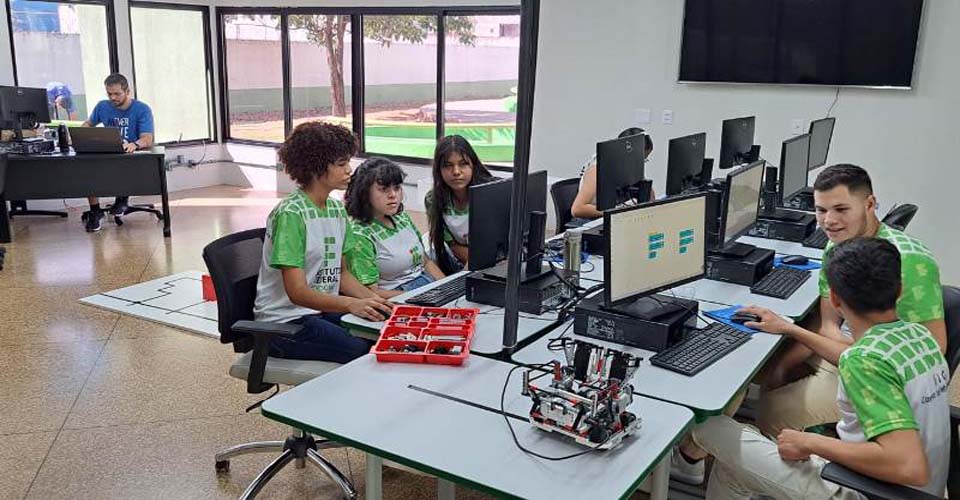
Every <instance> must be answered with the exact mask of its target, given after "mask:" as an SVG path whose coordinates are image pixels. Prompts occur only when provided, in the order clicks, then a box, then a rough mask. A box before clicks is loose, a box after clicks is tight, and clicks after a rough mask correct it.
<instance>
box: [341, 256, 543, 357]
mask: <svg viewBox="0 0 960 500" xmlns="http://www.w3.org/2000/svg"><path fill="white" fill-rule="evenodd" d="M465 274H468V272H467V271H461V272H459V273H457V274H452V275H450V276H447V277H446V278H444V279H442V280H438V281H435V282H433V283H430V284H429V285H426V286H423V287H421V288H418V289H416V290H413V291H410V292H407V293H404V294H403V295H398V296H396V297H395V298H394V299H392V300H393V301H394V302H397V303H400V302H403V301H404V299H406V298H408V297H412V296H414V295H418V294H420V293H423V292H424V291H426V290H429V289H430V288H433V287H435V286H439V285H440V284H441V283H443V282H445V281H448V280H451V279H454V278H455V277H457V276H461V275H465ZM443 307H475V308H477V309H479V310H480V314H479V315H478V316H477V323H476V329H475V330H474V333H473V340H471V342H470V351H471V352H474V353H477V354H482V355H485V356H493V355H496V354H500V353H501V352H502V351H503V318H504V310H503V308H502V307H496V306H490V305H487V304H478V303H476V302H470V301H468V300H467V298H466V297H465V296H464V297H460V298H459V299H457V300H455V301H453V302H450V303H447V304H445V305H444V306H443ZM341 322H342V323H343V324H344V325H345V326H346V327H347V329H348V330H350V333H352V334H353V335H356V336H359V337H364V338H369V339H373V340H376V339H377V338H378V337H379V335H380V329H381V328H382V327H383V322H382V321H368V320H365V319H363V318H359V317H357V316H354V315H352V314H348V315H346V316H344V317H343V319H341ZM556 322H557V314H556V313H547V314H544V315H541V316H536V315H533V314H527V313H520V317H519V319H518V322H517V342H518V343H520V342H522V341H523V340H525V339H527V338H529V337H531V336H533V335H536V334H538V333H540V332H542V331H544V330H546V329H549V328H552V327H553V326H554V325H555V324H556Z"/></svg>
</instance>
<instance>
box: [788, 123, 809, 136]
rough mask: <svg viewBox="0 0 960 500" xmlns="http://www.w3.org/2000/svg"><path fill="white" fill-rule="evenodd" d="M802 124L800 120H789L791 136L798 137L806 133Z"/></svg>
mask: <svg viewBox="0 0 960 500" xmlns="http://www.w3.org/2000/svg"><path fill="white" fill-rule="evenodd" d="M804 125H805V124H804V122H803V120H801V119H796V120H791V121H790V132H791V133H792V134H793V135H800V134H803V133H804V132H806V130H805V129H806V127H804Z"/></svg>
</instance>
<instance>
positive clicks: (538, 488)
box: [262, 355, 693, 500]
mask: <svg viewBox="0 0 960 500" xmlns="http://www.w3.org/2000/svg"><path fill="white" fill-rule="evenodd" d="M512 367H513V365H511V364H509V363H503V362H500V361H495V360H491V359H486V358H482V357H479V356H471V357H470V358H469V359H468V360H467V362H466V363H465V364H464V365H463V366H462V367H450V366H435V365H413V364H397V363H377V362H376V360H375V359H374V358H373V356H371V355H367V356H364V357H362V358H359V359H357V360H355V361H353V362H351V363H349V364H347V365H345V366H343V367H341V368H338V369H336V370H333V371H332V372H329V373H327V374H325V375H323V376H321V377H317V378H316V379H313V380H311V381H310V382H307V383H305V384H301V385H299V386H297V387H294V388H293V389H290V390H289V391H286V392H283V393H281V394H279V395H278V396H276V397H274V398H271V399H269V400H267V401H266V402H264V404H263V408H262V410H263V414H264V415H265V416H267V417H268V418H271V419H273V420H276V421H279V422H282V423H285V424H288V425H291V426H294V427H297V428H300V429H303V430H306V431H309V432H314V433H316V434H319V435H323V436H326V437H328V438H330V439H334V440H336V441H338V442H341V443H344V444H347V445H349V446H353V447H356V448H359V449H361V450H363V451H365V452H367V453H368V454H370V455H368V456H370V457H371V458H368V461H367V474H368V475H367V498H368V499H371V498H373V499H375V500H379V498H380V495H381V492H382V487H381V483H380V480H381V477H380V467H379V465H380V463H381V460H382V459H388V460H392V461H395V462H398V463H400V464H403V465H406V466H409V467H412V468H415V469H417V470H420V471H423V472H426V473H428V474H432V475H436V476H438V477H440V478H441V487H440V491H441V497H443V496H447V497H448V498H452V493H453V488H452V487H450V485H449V483H447V481H451V482H454V483H459V484H464V485H467V486H470V487H471V488H476V489H478V490H481V491H484V492H487V493H492V494H494V495H497V496H508V497H519V498H531V499H567V498H569V499H582V498H597V499H607V498H625V497H627V496H629V495H630V494H631V493H632V492H633V491H634V490H635V489H636V488H637V487H638V486H639V485H640V483H641V481H643V479H645V478H646V477H647V476H648V475H650V474H651V473H652V474H653V477H652V479H653V480H652V486H653V487H652V491H651V498H654V499H658V500H659V499H666V498H667V478H668V475H669V469H670V450H671V448H672V447H673V445H674V444H675V443H677V442H678V441H679V439H680V437H681V436H682V435H683V434H684V433H686V431H687V429H688V428H689V426H690V424H691V422H692V419H693V414H692V413H691V412H690V410H688V409H686V408H683V407H681V406H677V405H673V404H670V403H666V402H663V401H657V400H654V399H648V398H643V397H639V396H638V397H636V399H635V400H634V403H633V405H632V406H631V407H630V410H631V411H633V412H634V413H636V414H638V415H639V416H640V418H641V419H642V424H641V428H640V430H639V432H637V433H636V434H635V435H633V436H631V437H629V438H627V439H626V440H624V442H623V443H622V444H621V445H620V446H618V447H617V448H615V449H613V450H610V451H604V452H593V453H588V454H586V455H583V456H580V457H577V458H573V459H570V460H562V461H547V460H542V459H539V458H536V457H533V456H530V455H527V454H526V453H524V452H522V451H521V450H519V449H518V448H517V447H516V446H515V444H514V442H513V439H512V438H511V436H510V431H509V430H508V429H507V426H506V423H505V422H504V417H503V415H502V414H500V413H499V412H498V411H499V406H500V393H501V390H502V388H503V382H504V380H505V379H506V377H507V373H508V372H509V371H510V370H511V368H512ZM520 385H521V373H520V370H517V371H515V372H514V374H513V376H512V377H511V378H510V384H509V386H508V388H507V392H506V398H505V406H504V408H505V409H506V411H507V412H508V413H512V414H515V415H519V416H524V417H525V416H526V415H527V412H528V411H529V409H530V400H529V399H527V398H525V397H523V396H521V395H520ZM411 386H415V387H417V388H422V389H424V390H429V391H434V392H436V393H440V394H445V395H448V396H451V397H455V398H460V399H461V400H464V401H469V402H472V403H474V404H477V405H483V406H486V407H488V408H490V409H492V411H491V410H486V409H482V408H477V407H475V406H471V405H469V404H466V403H464V402H462V401H455V400H451V399H448V398H444V397H442V396H440V395H437V394H430V393H427V392H424V391H423V390H418V389H415V388H413V387H411ZM511 422H512V424H513V428H514V429H515V430H516V432H517V438H518V439H519V440H520V442H521V443H523V444H524V446H526V447H527V448H529V449H532V450H534V451H536V452H538V453H542V454H545V455H548V456H562V455H567V454H571V453H576V452H578V451H582V450H584V448H583V447H582V446H580V445H577V444H575V443H573V442H572V441H570V440H567V439H564V438H561V436H558V435H556V434H551V433H546V432H544V431H541V430H539V429H537V428H535V427H533V426H532V425H530V424H529V423H527V422H526V421H525V420H519V419H512V420H511ZM658 464H659V466H658Z"/></svg>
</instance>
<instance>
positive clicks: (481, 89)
mask: <svg viewBox="0 0 960 500" xmlns="http://www.w3.org/2000/svg"><path fill="white" fill-rule="evenodd" d="M220 24H221V30H220V31H221V33H222V35H221V41H220V42H221V44H222V45H223V51H222V52H223V53H224V54H225V57H226V59H225V62H224V65H223V73H224V75H225V88H224V96H223V98H224V103H225V104H226V106H225V109H226V118H225V120H224V131H225V132H226V134H227V137H228V138H230V139H240V140H253V141H261V142H267V143H277V142H281V141H282V140H283V137H284V133H285V132H289V130H290V129H291V128H292V127H294V126H296V125H297V124H299V123H301V122H303V121H306V120H318V119H319V120H326V121H331V122H335V123H341V124H343V125H345V126H348V127H351V128H352V129H353V130H354V131H355V132H356V133H357V134H358V135H360V136H361V139H362V142H361V144H362V150H361V154H366V155H373V154H376V155H384V156H392V157H397V158H403V159H413V160H415V161H416V160H417V159H419V160H426V159H429V158H431V157H432V156H433V150H434V147H435V145H436V141H437V139H438V138H439V137H442V136H443V135H447V134H460V135H463V136H465V137H467V138H468V139H469V140H470V141H471V143H472V144H473V145H474V147H475V149H476V150H477V153H478V154H479V155H480V157H481V159H483V160H484V161H485V162H488V163H493V164H507V165H509V164H510V163H512V162H513V150H514V141H515V130H516V122H517V119H518V117H517V95H516V94H517V85H518V80H519V75H518V71H519V70H518V61H519V53H520V36H519V34H520V30H519V27H520V14H519V9H517V8H511V7H503V8H501V7H497V8H469V9H457V8H440V7H423V8H416V7H411V8H410V9H389V10H384V9H376V8H354V9H345V8H333V9H326V8H302V9H301V8H289V9H287V8H283V9H271V10H265V9H240V8H233V9H220ZM524 119H529V117H526V118H524Z"/></svg>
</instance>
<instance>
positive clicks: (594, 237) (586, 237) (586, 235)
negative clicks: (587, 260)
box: [582, 225, 607, 255]
mask: <svg viewBox="0 0 960 500" xmlns="http://www.w3.org/2000/svg"><path fill="white" fill-rule="evenodd" d="M582 237H583V251H584V252H587V253H588V254H590V255H604V254H606V252H607V241H606V239H605V238H604V237H603V226H602V225H601V226H597V227H593V228H590V229H587V230H585V231H584V232H583V233H582Z"/></svg>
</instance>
